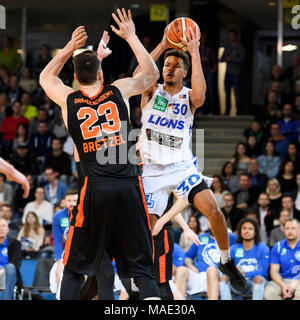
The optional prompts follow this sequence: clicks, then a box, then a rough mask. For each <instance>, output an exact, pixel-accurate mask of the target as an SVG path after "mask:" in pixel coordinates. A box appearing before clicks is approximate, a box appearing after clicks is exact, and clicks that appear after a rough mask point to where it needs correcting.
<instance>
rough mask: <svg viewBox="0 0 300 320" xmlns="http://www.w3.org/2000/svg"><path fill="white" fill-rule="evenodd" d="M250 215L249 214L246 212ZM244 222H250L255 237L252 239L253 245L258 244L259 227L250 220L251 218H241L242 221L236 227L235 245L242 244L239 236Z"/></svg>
mask: <svg viewBox="0 0 300 320" xmlns="http://www.w3.org/2000/svg"><path fill="white" fill-rule="evenodd" d="M248 213H250V212H248ZM246 222H250V223H252V225H253V226H254V229H255V237H254V242H255V244H258V243H259V242H260V235H259V225H258V223H257V222H256V221H255V220H254V219H252V218H243V219H242V220H240V222H239V223H238V226H237V234H238V238H237V239H236V243H242V242H243V239H242V236H241V230H242V225H243V224H245V223H246Z"/></svg>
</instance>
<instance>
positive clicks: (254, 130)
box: [244, 121, 264, 148]
mask: <svg viewBox="0 0 300 320" xmlns="http://www.w3.org/2000/svg"><path fill="white" fill-rule="evenodd" d="M244 136H245V137H246V139H247V140H248V138H249V137H250V136H254V137H255V138H256V145H257V146H258V147H260V148H261V145H262V142H263V138H264V131H263V129H262V127H261V124H260V123H259V122H258V121H254V122H252V124H251V128H247V129H245V131H244Z"/></svg>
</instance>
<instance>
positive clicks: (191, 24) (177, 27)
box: [167, 17, 199, 51]
mask: <svg viewBox="0 0 300 320" xmlns="http://www.w3.org/2000/svg"><path fill="white" fill-rule="evenodd" d="M189 28H192V29H193V31H194V32H196V30H197V28H199V27H198V25H197V23H196V22H195V21H194V20H192V19H190V18H185V17H183V18H177V19H175V20H173V21H172V22H171V23H170V25H169V28H168V33H167V39H168V41H169V44H170V46H171V47H172V48H174V49H176V50H178V51H187V47H186V45H185V44H184V43H182V42H181V40H180V38H183V39H186V35H185V31H188V32H189Z"/></svg>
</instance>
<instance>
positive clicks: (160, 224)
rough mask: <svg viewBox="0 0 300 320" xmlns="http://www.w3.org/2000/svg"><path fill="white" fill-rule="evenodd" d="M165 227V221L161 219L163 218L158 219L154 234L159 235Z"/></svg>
mask: <svg viewBox="0 0 300 320" xmlns="http://www.w3.org/2000/svg"><path fill="white" fill-rule="evenodd" d="M163 227H164V223H163V221H162V220H161V218H159V219H158V220H157V221H156V223H155V225H154V227H153V230H152V235H153V236H157V235H158V234H159V233H160V231H161V230H162V228H163Z"/></svg>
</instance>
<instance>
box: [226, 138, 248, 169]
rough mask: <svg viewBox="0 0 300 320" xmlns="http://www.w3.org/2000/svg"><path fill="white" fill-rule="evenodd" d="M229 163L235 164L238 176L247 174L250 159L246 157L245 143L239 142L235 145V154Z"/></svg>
mask: <svg viewBox="0 0 300 320" xmlns="http://www.w3.org/2000/svg"><path fill="white" fill-rule="evenodd" d="M230 161H231V162H232V163H234V164H235V167H236V171H237V173H238V174H240V173H246V172H248V168H249V162H250V158H249V157H248V156H247V155H246V145H245V143H242V142H240V143H238V144H237V145H236V148H235V154H234V156H233V158H232V159H231V160H230Z"/></svg>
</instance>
